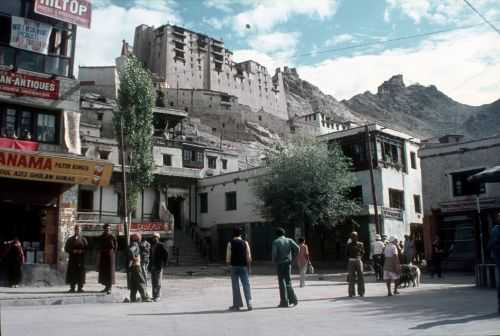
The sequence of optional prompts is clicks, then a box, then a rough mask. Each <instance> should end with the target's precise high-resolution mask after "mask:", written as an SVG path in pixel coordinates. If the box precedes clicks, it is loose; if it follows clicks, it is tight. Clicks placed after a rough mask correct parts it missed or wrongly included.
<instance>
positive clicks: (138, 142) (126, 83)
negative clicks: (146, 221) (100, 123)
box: [113, 57, 155, 216]
mask: <svg viewBox="0 0 500 336" xmlns="http://www.w3.org/2000/svg"><path fill="white" fill-rule="evenodd" d="M154 104H155V89H154V85H153V81H152V79H151V74H150V73H149V71H148V70H146V69H145V68H144V67H143V66H142V64H141V62H140V61H139V60H138V59H137V58H135V57H130V58H129V59H128V62H127V63H126V65H125V67H124V68H123V70H122V71H121V72H120V87H119V90H118V107H119V109H118V110H115V111H114V113H113V124H114V128H115V133H116V134H117V139H118V141H119V143H120V146H122V145H123V146H124V148H125V152H126V154H125V157H126V158H127V160H126V163H127V166H128V169H127V205H128V212H129V213H128V214H127V216H129V215H130V214H131V213H132V211H133V210H134V209H135V207H136V204H137V199H138V196H139V193H140V192H141V191H142V190H144V189H145V188H147V187H149V186H150V185H151V183H152V182H153V178H154V175H153V168H154V161H153V107H154ZM122 125H123V133H124V143H123V144H122V143H121V137H120V132H121V127H122Z"/></svg>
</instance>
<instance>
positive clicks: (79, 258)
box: [64, 225, 88, 293]
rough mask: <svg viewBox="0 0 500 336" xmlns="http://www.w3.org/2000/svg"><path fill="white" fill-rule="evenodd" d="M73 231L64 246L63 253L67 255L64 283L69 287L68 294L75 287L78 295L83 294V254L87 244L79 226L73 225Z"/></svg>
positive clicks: (72, 291) (73, 290)
mask: <svg viewBox="0 0 500 336" xmlns="http://www.w3.org/2000/svg"><path fill="white" fill-rule="evenodd" d="M74 230H75V234H74V235H73V236H71V237H69V238H68V240H67V241H66V244H65V245H64V251H65V252H66V253H68V255H69V260H68V269H67V271H66V283H67V284H69V286H70V288H69V293H74V292H75V287H76V286H77V285H78V293H83V285H84V284H85V252H86V250H87V247H88V242H87V239H85V238H84V237H82V235H81V228H80V225H75V229H74Z"/></svg>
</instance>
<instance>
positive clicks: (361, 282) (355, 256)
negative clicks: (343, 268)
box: [347, 231, 365, 297]
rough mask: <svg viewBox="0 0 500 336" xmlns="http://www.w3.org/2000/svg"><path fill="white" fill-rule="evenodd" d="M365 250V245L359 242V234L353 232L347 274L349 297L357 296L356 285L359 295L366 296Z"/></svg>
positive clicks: (348, 248)
mask: <svg viewBox="0 0 500 336" xmlns="http://www.w3.org/2000/svg"><path fill="white" fill-rule="evenodd" d="M364 254H365V248H364V246H363V243H362V242H360V241H358V233H357V232H356V231H353V232H352V233H351V242H350V243H349V245H347V258H348V264H347V272H348V276H347V279H348V282H349V288H348V292H349V297H353V296H356V291H355V284H356V283H357V285H358V295H359V296H364V295H365V279H364V276H363V260H362V258H363V256H364Z"/></svg>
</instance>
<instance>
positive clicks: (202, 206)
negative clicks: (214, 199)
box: [200, 193, 208, 213]
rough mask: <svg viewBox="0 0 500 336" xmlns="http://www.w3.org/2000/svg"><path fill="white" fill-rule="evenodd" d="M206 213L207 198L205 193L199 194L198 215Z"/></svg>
mask: <svg viewBox="0 0 500 336" xmlns="http://www.w3.org/2000/svg"><path fill="white" fill-rule="evenodd" d="M207 212H208V196H207V193H200V213H207Z"/></svg>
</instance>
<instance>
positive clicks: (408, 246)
mask: <svg viewBox="0 0 500 336" xmlns="http://www.w3.org/2000/svg"><path fill="white" fill-rule="evenodd" d="M403 254H404V257H405V264H411V263H412V262H413V257H414V256H415V241H414V240H413V239H411V238H410V235H405V242H404V245H403Z"/></svg>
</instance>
